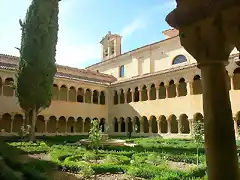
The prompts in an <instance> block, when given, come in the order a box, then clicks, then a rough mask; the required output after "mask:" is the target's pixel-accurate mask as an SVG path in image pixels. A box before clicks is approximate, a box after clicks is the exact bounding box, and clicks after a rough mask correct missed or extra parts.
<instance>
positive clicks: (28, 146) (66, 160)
mask: <svg viewBox="0 0 240 180" xmlns="http://www.w3.org/2000/svg"><path fill="white" fill-rule="evenodd" d="M81 138H86V137H83V136H81V137H80V136H71V137H48V138H47V137H46V138H45V139H40V140H38V141H37V142H36V143H31V142H24V143H21V142H16V141H13V140H11V139H8V140H7V142H5V143H4V146H3V147H5V148H1V154H0V156H2V157H3V158H2V160H0V179H3V180H4V174H5V176H8V178H7V179H10V178H9V176H10V175H11V176H13V178H12V179H14V178H15V179H16V180H18V179H19V180H20V179H34V180H47V179H49V180H50V179H59V180H61V179H70V180H71V179H73V180H75V179H76V180H77V179H91V178H92V177H93V176H94V175H95V176H96V177H97V179H103V180H108V179H109V180H115V179H153V180H187V179H189V180H196V179H199V180H200V179H207V177H206V161H205V155H204V148H203V147H202V148H200V150H199V153H200V155H199V162H200V164H199V165H196V162H197V155H196V145H195V143H194V142H193V141H192V140H179V139H177V140H176V139H162V138H153V137H152V138H134V139H131V140H127V141H129V142H130V143H136V144H137V145H136V146H135V147H127V146H126V147H117V146H106V147H102V148H101V150H100V151H99V154H97V155H96V154H95V153H94V152H93V151H91V150H89V149H88V147H85V146H81V145H77V144H75V142H76V141H78V140H80V139H81ZM237 144H239V142H237ZM12 154H14V156H12ZM4 168H5V169H4ZM16 169H18V171H17V170H16ZM7 173H9V174H7ZM1 175H2V176H1Z"/></svg>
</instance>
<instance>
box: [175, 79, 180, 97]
mask: <svg viewBox="0 0 240 180" xmlns="http://www.w3.org/2000/svg"><path fill="white" fill-rule="evenodd" d="M175 86H176V97H179V91H178V86H179V82H175Z"/></svg>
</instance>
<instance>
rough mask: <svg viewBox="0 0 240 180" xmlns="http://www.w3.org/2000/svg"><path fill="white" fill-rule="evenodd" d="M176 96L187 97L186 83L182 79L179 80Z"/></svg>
mask: <svg viewBox="0 0 240 180" xmlns="http://www.w3.org/2000/svg"><path fill="white" fill-rule="evenodd" d="M178 95H179V96H180V97H181V96H186V95H187V83H186V82H185V79H184V78H181V79H180V80H179V84H178Z"/></svg>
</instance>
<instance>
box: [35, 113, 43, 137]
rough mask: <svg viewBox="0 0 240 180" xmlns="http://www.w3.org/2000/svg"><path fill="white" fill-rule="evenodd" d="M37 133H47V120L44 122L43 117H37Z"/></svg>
mask: <svg viewBox="0 0 240 180" xmlns="http://www.w3.org/2000/svg"><path fill="white" fill-rule="evenodd" d="M35 131H36V132H38V133H44V132H45V120H44V116H43V115H39V116H38V117H37V121H36V128H35Z"/></svg>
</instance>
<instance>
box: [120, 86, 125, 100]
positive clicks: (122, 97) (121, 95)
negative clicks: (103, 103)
mask: <svg viewBox="0 0 240 180" xmlns="http://www.w3.org/2000/svg"><path fill="white" fill-rule="evenodd" d="M124 99H125V98H124V92H123V89H121V90H120V104H124V102H125V100H124Z"/></svg>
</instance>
